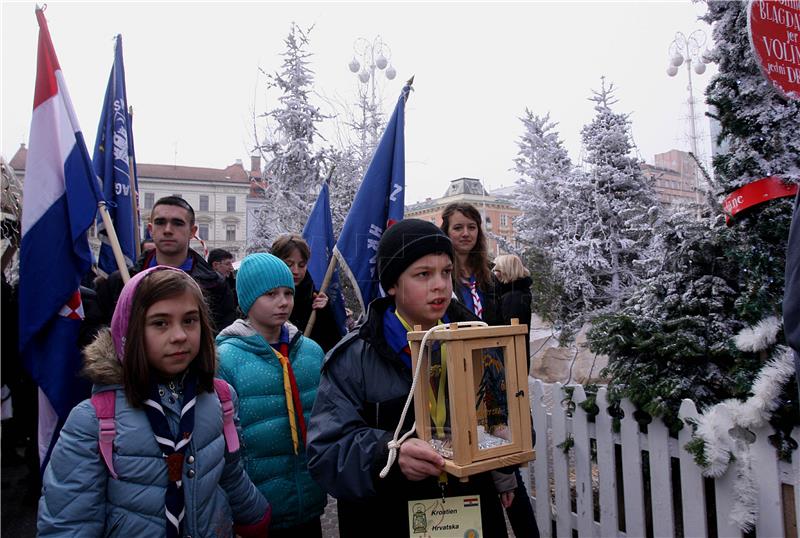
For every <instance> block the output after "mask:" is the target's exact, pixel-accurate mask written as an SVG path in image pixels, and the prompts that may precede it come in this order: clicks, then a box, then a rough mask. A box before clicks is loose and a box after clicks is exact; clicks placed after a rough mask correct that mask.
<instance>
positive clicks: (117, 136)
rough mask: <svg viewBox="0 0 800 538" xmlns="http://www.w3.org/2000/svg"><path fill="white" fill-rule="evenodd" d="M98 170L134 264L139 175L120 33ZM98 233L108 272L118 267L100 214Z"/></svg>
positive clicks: (116, 226)
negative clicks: (134, 150) (133, 165)
mask: <svg viewBox="0 0 800 538" xmlns="http://www.w3.org/2000/svg"><path fill="white" fill-rule="evenodd" d="M92 160H93V162H94V171H95V173H96V174H97V177H99V178H100V181H101V182H102V184H103V195H104V196H105V199H106V201H107V202H108V214H109V216H110V217H111V221H112V222H113V223H114V229H115V230H116V232H117V238H118V239H119V245H120V247H121V248H122V254H123V256H124V257H125V263H127V264H128V265H129V266H130V265H133V262H134V261H135V260H136V244H137V242H138V240H139V239H138V238H139V233H138V230H137V229H136V224H135V222H136V220H135V218H134V213H135V211H136V205H135V197H134V194H133V191H134V189H135V187H136V178H135V177H134V176H133V175H132V174H131V172H132V171H134V170H135V168H134V167H132V163H133V162H134V156H133V140H132V137H131V121H130V116H129V114H128V96H127V91H126V89H125V66H124V64H123V62H122V36H121V35H117V37H116V39H115V45H114V65H112V66H111V74H110V75H109V77H108V86H107V88H106V96H105V100H104V101H103V110H102V111H101V113H100V124H99V125H98V127H97V140H96V141H95V145H94V157H93V159H92ZM97 232H98V236H99V238H100V242H101V246H100V255H99V257H98V260H97V265H98V267H100V269H102V270H103V271H105V272H106V273H109V274H110V273H113V272H114V271H116V270H117V269H118V267H117V262H116V260H115V259H114V253H113V251H112V250H111V244H110V243H109V241H108V234H107V233H106V230H105V226H104V225H103V220H102V219H101V218H100V216H98V217H97Z"/></svg>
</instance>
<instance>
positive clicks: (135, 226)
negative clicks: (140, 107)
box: [128, 106, 142, 261]
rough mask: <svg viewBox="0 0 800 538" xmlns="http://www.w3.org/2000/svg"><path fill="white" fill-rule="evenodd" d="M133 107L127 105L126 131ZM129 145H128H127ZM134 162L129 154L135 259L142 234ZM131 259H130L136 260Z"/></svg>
mask: <svg viewBox="0 0 800 538" xmlns="http://www.w3.org/2000/svg"><path fill="white" fill-rule="evenodd" d="M132 124H133V107H132V106H129V107H128V131H129V132H131V133H132V132H133V125H132ZM129 147H130V146H129ZM133 165H134V163H133V161H132V160H131V156H130V155H128V185H129V186H130V188H131V206H132V207H131V209H132V210H133V215H132V216H133V229H134V230H136V234H135V236H134V238H135V240H134V242H133V251H134V252H135V253H136V260H138V259H139V256H141V255H142V235H141V233H140V232H139V226H140V225H141V220H140V218H139V191H138V190H137V189H136V187H135V184H136V183H138V181H135V180H136V179H138V178H136V176H135V174H134V166H133ZM136 260H132V261H136Z"/></svg>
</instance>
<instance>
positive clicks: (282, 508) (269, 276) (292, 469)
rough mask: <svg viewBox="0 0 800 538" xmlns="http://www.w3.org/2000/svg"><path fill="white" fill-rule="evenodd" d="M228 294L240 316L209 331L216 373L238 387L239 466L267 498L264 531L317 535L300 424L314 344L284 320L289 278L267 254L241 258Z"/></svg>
mask: <svg viewBox="0 0 800 538" xmlns="http://www.w3.org/2000/svg"><path fill="white" fill-rule="evenodd" d="M236 294H237V296H238V298H239V306H240V308H241V309H242V312H244V313H245V314H246V316H247V317H246V319H244V320H237V321H236V322H234V323H233V324H232V325H230V326H228V327H227V328H225V329H224V330H223V331H222V332H221V333H220V334H219V336H217V346H218V349H219V367H218V376H219V377H221V378H222V379H225V380H226V381H228V383H230V384H231V385H232V386H233V387H234V389H236V392H237V393H238V395H239V401H240V402H241V404H240V408H241V410H240V414H239V418H240V421H241V427H242V439H243V449H244V459H245V468H246V470H247V473H248V475H249V476H250V478H251V480H252V481H253V483H255V485H256V487H257V488H258V489H259V490H260V491H261V492H262V493H263V494H264V495H265V496H266V497H267V498H268V499H270V500H271V501H272V521H271V523H270V533H269V535H270V537H271V538H276V537H277V538H280V537H283V536H291V537H292V538H296V537H297V536H303V537H306V536H308V537H321V536H322V529H321V525H320V516H321V515H322V512H323V510H324V508H325V494H324V493H323V492H322V490H321V489H320V488H319V486H317V484H316V482H314V480H312V478H311V476H310V475H309V473H308V470H307V458H306V424H307V423H308V420H309V418H310V415H311V407H312V406H313V404H314V399H315V398H316V395H317V386H318V385H319V378H320V369H321V367H322V360H323V353H322V349H321V348H320V347H319V345H317V344H316V343H315V342H314V341H312V340H311V339H308V338H305V337H304V336H303V335H302V334H301V333H300V332H299V331H298V330H297V328H296V327H295V326H294V325H292V324H291V323H290V322H289V316H290V315H291V312H292V307H293V305H294V280H293V278H292V273H291V271H290V270H289V268H288V267H287V266H286V264H285V263H284V262H283V261H282V260H281V259H279V258H277V257H275V256H273V255H271V254H264V253H259V254H251V255H250V256H247V257H246V258H245V259H244V260H242V264H241V266H240V267H239V272H238V274H237V277H236Z"/></svg>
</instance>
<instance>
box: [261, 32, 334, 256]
mask: <svg viewBox="0 0 800 538" xmlns="http://www.w3.org/2000/svg"><path fill="white" fill-rule="evenodd" d="M310 30H311V29H308V30H303V29H301V28H300V27H299V26H298V25H297V24H295V23H292V25H291V29H290V30H289V35H288V36H287V38H286V39H285V44H286V51H285V52H284V53H283V54H282V55H283V64H282V67H281V70H280V71H279V72H276V73H273V74H270V75H268V88H269V89H273V88H275V89H278V90H280V91H281V95H280V97H278V102H279V106H278V107H277V108H275V109H273V110H271V111H269V112H267V113H266V114H265V116H266V118H267V120H268V121H270V120H271V122H272V125H273V131H274V136H272V137H271V138H269V139H268V140H267V141H266V142H265V143H264V144H262V145H261V146H260V148H259V149H260V150H261V152H262V154H263V155H264V157H265V161H266V163H267V164H266V168H265V177H266V178H267V182H268V183H267V188H266V191H265V207H266V208H267V210H265V211H261V212H260V215H261V217H260V220H262V221H263V222H260V224H259V226H260V229H261V230H262V231H263V232H264V233H266V234H267V236H268V237H267V239H268V240H269V241H270V242H271V241H272V240H274V239H275V237H277V236H278V235H280V234H282V233H286V232H295V233H299V232H300V231H301V230H302V229H303V226H304V225H305V222H306V219H307V218H308V214H309V213H310V211H311V207H312V206H313V204H314V201H315V199H316V194H317V192H319V187H320V183H321V181H322V178H321V174H320V171H321V168H322V165H323V161H324V159H325V154H324V152H323V151H321V150H319V149H317V148H316V147H315V143H316V142H317V140H318V139H320V138H321V136H320V134H319V132H318V129H317V125H318V124H319V122H321V121H322V120H323V115H322V114H321V112H320V110H319V108H318V107H317V106H315V105H313V104H312V103H311V102H310V99H309V97H310V94H311V92H312V89H313V84H314V73H313V71H312V70H311V68H310V67H309V58H310V57H311V55H312V54H311V52H309V51H308V47H309V40H308V33H309V32H310Z"/></svg>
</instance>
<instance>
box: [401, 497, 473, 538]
mask: <svg viewBox="0 0 800 538" xmlns="http://www.w3.org/2000/svg"><path fill="white" fill-rule="evenodd" d="M408 530H409V536H410V537H412V538H438V537H442V538H445V537H448V538H449V537H452V536H465V537H472V538H479V537H481V536H483V527H482V526H481V499H480V497H479V496H477V495H471V496H466V497H445V498H444V499H442V498H441V497H440V498H438V499H421V500H417V501H408Z"/></svg>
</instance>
